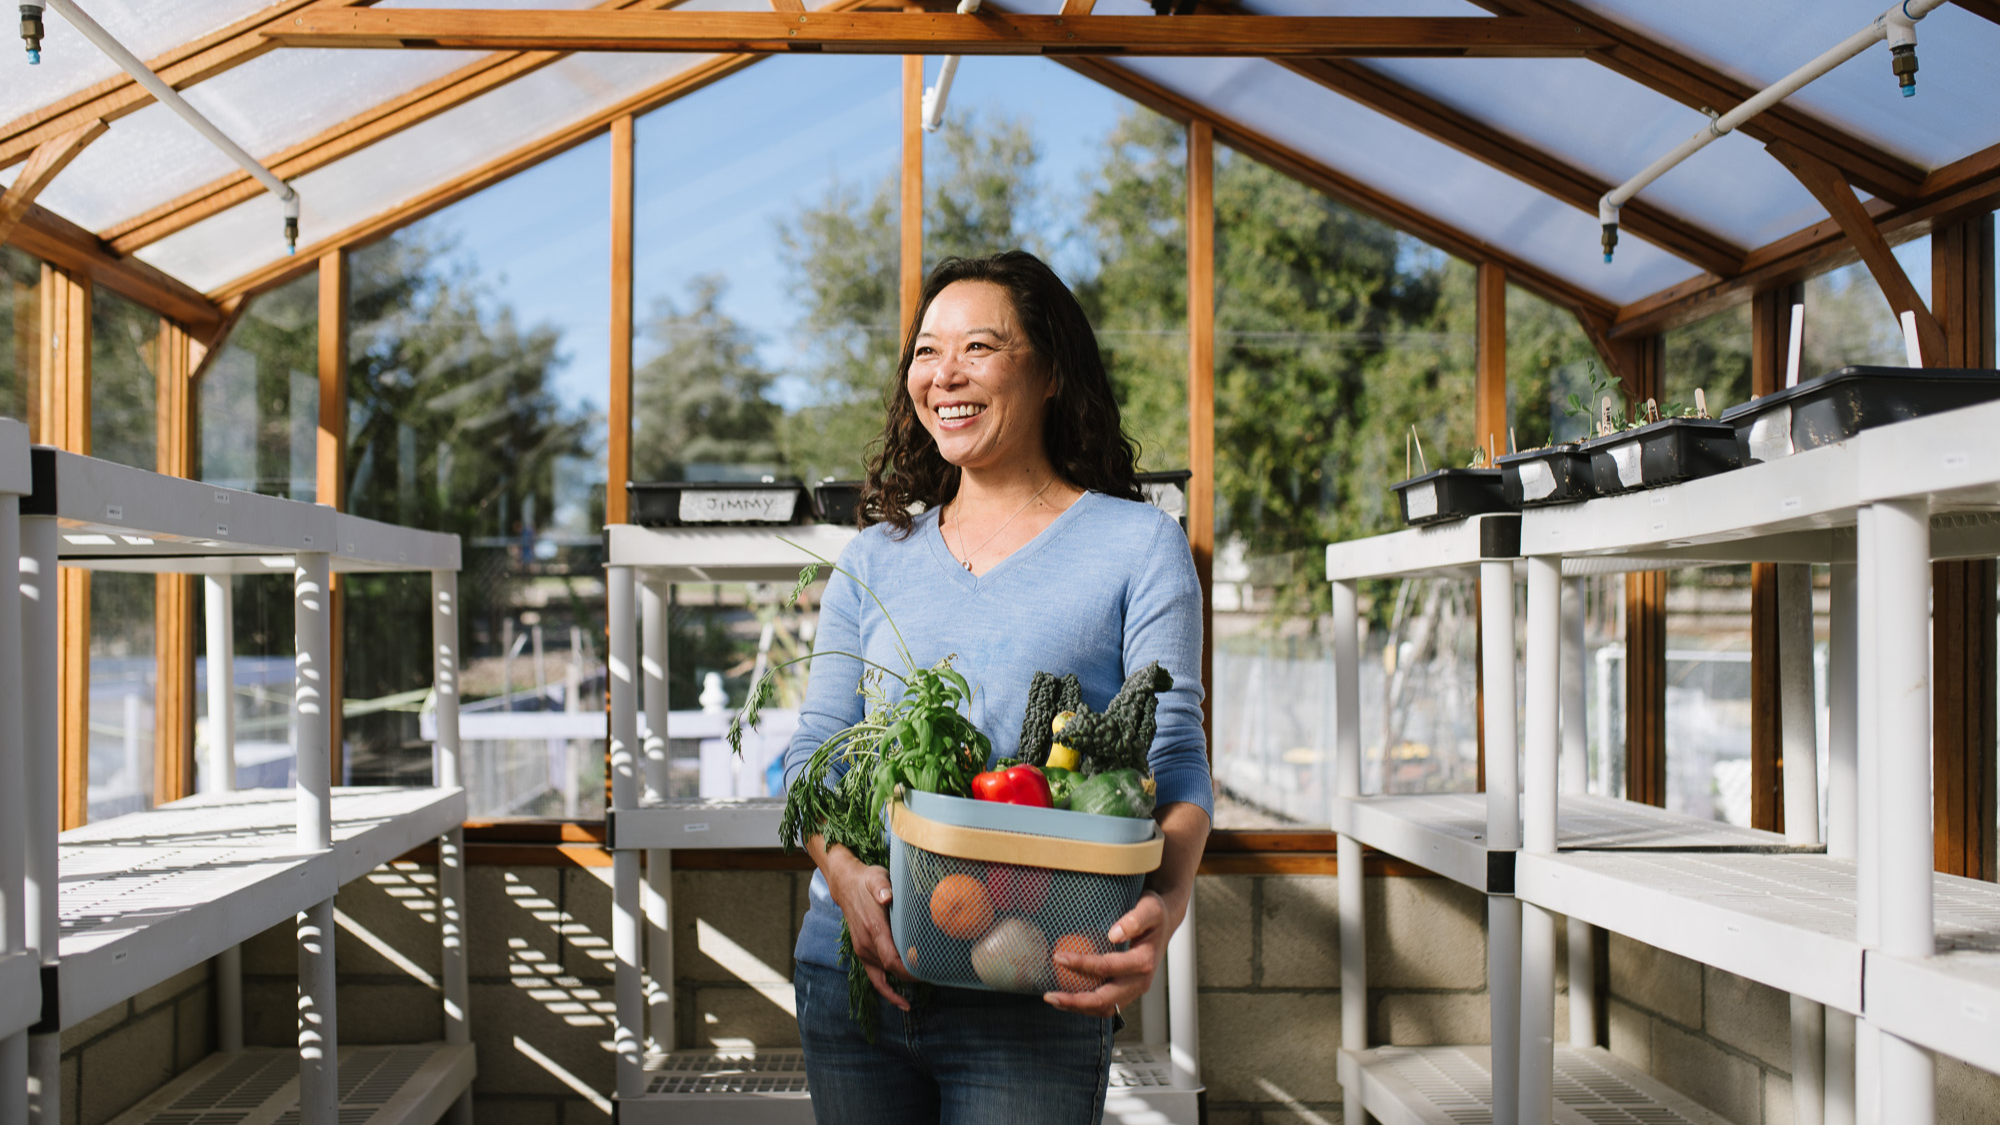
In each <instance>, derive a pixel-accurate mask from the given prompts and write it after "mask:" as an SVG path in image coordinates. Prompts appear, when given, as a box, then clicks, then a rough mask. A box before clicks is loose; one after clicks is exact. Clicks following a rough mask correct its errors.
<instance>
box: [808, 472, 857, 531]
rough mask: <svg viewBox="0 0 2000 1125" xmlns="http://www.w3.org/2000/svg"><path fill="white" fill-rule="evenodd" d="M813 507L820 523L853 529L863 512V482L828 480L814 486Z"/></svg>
mask: <svg viewBox="0 0 2000 1125" xmlns="http://www.w3.org/2000/svg"><path fill="white" fill-rule="evenodd" d="M813 507H814V509H816V511H817V513H818V515H819V522H821V523H833V524H839V525H840V526H842V527H853V526H854V517H855V514H856V513H857V512H859V511H860V510H861V482H860V481H858V480H834V479H832V478H828V479H826V480H823V481H821V482H819V483H818V484H816V485H814V486H813Z"/></svg>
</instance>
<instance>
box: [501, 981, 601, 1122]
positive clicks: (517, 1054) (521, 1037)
mask: <svg viewBox="0 0 2000 1125" xmlns="http://www.w3.org/2000/svg"><path fill="white" fill-rule="evenodd" d="M535 991H536V992H537V993H541V992H543V991H544V990H535ZM556 1003H557V1002H552V1001H549V1000H546V999H541V998H539V997H538V996H537V995H531V994H530V990H528V989H524V988H517V987H515V986H514V985H512V984H480V983H475V984H474V985H473V986H472V1012H473V1016H472V1039H473V1042H474V1043H475V1044H477V1045H478V1048H479V1077H478V1078H477V1079H476V1080H475V1081H474V1083H473V1088H474V1090H475V1091H476V1092H477V1093H478V1094H480V1095H481V1096H488V1097H490V1096H493V1095H496V1094H502V1095H504V1094H530V1095H541V1096H544V1097H558V1098H562V1097H570V1096H573V1093H574V1092H573V1091H572V1089H571V1087H570V1085H569V1083H568V1082H566V1081H564V1079H563V1078H562V1077H561V1076H560V1075H559V1074H558V1071H560V1072H561V1074H566V1075H568V1076H570V1077H571V1078H574V1079H575V1080H576V1081H579V1082H582V1083H584V1084H585V1085H587V1086H589V1087H590V1088H591V1089H594V1090H597V1091H599V1092H600V1093H602V1094H603V1095H604V1096H605V1097H607V1098H608V1097H610V1096H611V1091H612V1089H613V1087H614V1084H615V1083H616V1074H615V1070H616V1066H615V1061H616V1060H615V1057H614V1056H613V1055H612V1053H611V1046H612V1033H613V1032H612V1025H611V1022H610V1020H608V1019H605V1018H603V1017H601V1016H598V1015H595V1014H591V1013H588V1012H584V1013H569V1014H563V1013H558V1012H556V1011H552V1010H551V1008H552V1007H553V1006H555V1005H556ZM572 1019H576V1020H580V1021H589V1022H582V1023H576V1024H573V1023H571V1022H570V1021H571V1020H572ZM517 1041H518V1043H525V1044H527V1046H528V1047H529V1048H531V1049H532V1051H533V1052H535V1054H531V1053H529V1052H528V1051H524V1050H522V1049H521V1048H520V1047H519V1046H518V1045H517ZM537 1055H539V1056H540V1058H538V1057H537ZM543 1059H546V1060H547V1061H546V1062H544V1061H542V1060H543Z"/></svg>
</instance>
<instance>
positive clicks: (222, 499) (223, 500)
mask: <svg viewBox="0 0 2000 1125" xmlns="http://www.w3.org/2000/svg"><path fill="white" fill-rule="evenodd" d="M215 502H216V503H218V504H227V503H229V494H228V493H227V492H218V493H216V494H215Z"/></svg>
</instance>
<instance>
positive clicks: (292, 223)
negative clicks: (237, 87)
mask: <svg viewBox="0 0 2000 1125" xmlns="http://www.w3.org/2000/svg"><path fill="white" fill-rule="evenodd" d="M44 3H46V4H47V6H48V7H51V8H54V9H55V10H56V11H57V12H59V13H61V14H62V17H63V18H64V19H66V20H68V21H69V22H70V23H71V24H72V25H74V26H75V27H76V29H77V30H78V31H80V32H82V33H83V37H84V38H85V39H88V40H90V41H91V43H92V44H94V45H95V46H96V47H97V49H98V50H100V51H103V52H104V53H105V54H106V55H107V56H109V57H110V59H111V61H112V62H115V63H117V64H118V65H119V66H121V67H123V68H124V69H125V73H127V74H130V75H131V76H132V79H133V81H135V82H137V83H139V85H141V86H143V87H145V88H146V92H147V93H149V94H151V95H153V97H154V98H155V99H157V100H158V101H159V102H160V104H162V105H164V106H166V107H167V108H168V109H171V110H173V111H174V112H175V113H176V114H178V115H180V118H181V119H182V120H183V121H186V122H187V123H188V124H190V125H192V126H194V128H195V132H197V133H200V134H201V135H202V136H204V137H206V138H208V141H209V143H210V144H212V145H214V146H215V147H216V148H219V149H221V150H222V152H223V155H225V156H227V157H229V159H231V160H234V161H235V162H236V163H237V164H239V165H241V166H242V168H243V170H244V171H245V172H248V173H250V175H251V177H252V178H254V179H255V180H256V181H257V182H258V183H260V184H263V185H264V186H265V187H266V188H268V189H270V192H271V194H272V195H275V196H277V197H278V198H279V199H280V200H281V201H283V203H284V205H285V249H286V252H287V253H290V252H292V251H294V250H296V249H297V248H298V241H299V193H298V192H297V191H296V190H295V189H293V187H292V185H290V184H288V183H286V182H285V181H283V180H281V179H279V178H278V177H277V175H276V174H275V173H273V172H272V171H271V170H270V169H269V168H266V167H264V166H263V165H262V164H260V163H258V162H257V158H256V157H254V156H251V155H250V154H249V153H247V152H245V151H243V148H242V146H240V145H238V144H237V143H236V142H235V141H232V140H230V139H229V137H228V136H227V135H226V134H225V133H223V131H222V130H220V129H218V128H216V127H215V125H214V123H212V122H211V121H209V119H208V118H206V117H203V116H202V115H201V112H200V111H199V110H197V109H195V108H194V107H193V106H191V105H189V104H188V103H187V99H186V98H183V97H181V95H180V92H179V91H177V90H175V89H174V88H173V87H172V86H169V85H167V84H166V83H165V82H164V81H162V80H161V79H160V76H159V75H157V74H154V73H153V71H152V69H151V68H149V67H148V66H147V65H146V64H145V63H143V62H141V61H139V57H138V56H137V55H134V54H133V53H132V52H130V51H128V50H126V49H125V45H124V44H122V43H120V42H118V40H116V39H114V38H112V36H111V33H110V32H108V31H106V30H104V28H103V27H101V26H99V25H98V23H97V21H96V20H93V19H91V18H90V17H89V16H88V15H86V14H84V11H83V9H81V8H78V7H77V6H76V4H75V3H74V2H73V0H25V2H24V3H23V4H22V7H23V8H24V9H25V8H30V7H40V6H42V4H44ZM25 14H26V13H25V12H23V15H25ZM31 61H32V60H31Z"/></svg>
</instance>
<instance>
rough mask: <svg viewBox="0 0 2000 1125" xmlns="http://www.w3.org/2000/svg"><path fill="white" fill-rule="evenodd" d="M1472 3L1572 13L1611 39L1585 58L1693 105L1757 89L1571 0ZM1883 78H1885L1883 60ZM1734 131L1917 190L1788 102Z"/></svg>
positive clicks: (1905, 170)
mask: <svg viewBox="0 0 2000 1125" xmlns="http://www.w3.org/2000/svg"><path fill="white" fill-rule="evenodd" d="M1473 3H1476V4H1478V5H1479V6H1480V7H1482V8H1485V9H1486V10H1487V11H1489V12H1493V13H1495V14H1496V15H1509V16H1543V17H1554V18H1560V19H1568V20H1575V21H1576V22H1577V23H1578V24H1580V25H1582V26H1583V27H1585V28H1588V29H1589V30H1590V31H1592V32H1594V33H1596V34H1598V35H1602V36H1605V37H1606V38H1607V39H1609V40H1611V45H1610V46H1608V47H1603V48H1599V49H1595V50H1591V51H1589V52H1587V53H1586V55H1585V57H1586V58H1589V59H1590V60H1591V61H1593V62H1596V63H1598V64H1600V65H1602V66H1605V67H1607V68H1609V69H1610V70H1612V71H1613V72H1615V73H1617V74H1619V75H1622V76H1624V77H1626V78H1629V79H1631V80H1632V81H1634V82H1637V83H1639V84H1640V85H1642V86H1645V87H1646V88H1648V89H1651V90H1654V91H1656V92H1658V93H1661V94H1665V95H1666V96H1667V97H1670V98H1672V99H1674V100H1675V101H1677V102H1680V103H1681V104H1682V105H1685V106H1689V107H1690V108H1693V109H1704V108H1707V109H1715V110H1718V111H1726V110H1728V109H1731V108H1733V107H1734V106H1737V105H1739V104H1741V103H1742V102H1744V101H1747V100H1748V99H1749V98H1750V97H1751V95H1753V94H1755V93H1756V92H1757V88H1756V87H1753V86H1750V85H1748V84H1747V83H1744V82H1740V81H1738V80H1736V79H1734V78H1731V77H1729V76H1728V75H1726V74H1724V73H1722V72H1721V71H1719V70H1717V69H1715V68H1714V67H1712V66H1709V65H1708V64H1706V63H1703V62H1700V61H1698V60H1696V59H1695V58H1693V57H1691V56H1689V55H1686V54H1683V53H1681V52H1680V51H1676V50H1674V49H1673V48H1671V47H1668V46H1666V45H1665V44H1662V43H1660V42H1658V41H1657V40H1654V39H1652V38H1650V37H1648V36H1646V35H1645V34H1643V33H1641V32H1639V31H1636V30H1633V29H1632V28H1629V27H1626V26H1625V25H1623V24H1621V23H1619V22H1618V21H1616V20H1614V19H1611V18H1609V17H1607V16H1605V15H1603V14H1601V13H1599V12H1595V11H1593V10H1591V9H1590V8H1589V7H1586V6H1585V5H1583V4H1581V3H1578V2H1577V0H1473ZM1799 61H1800V62H1804V61H1806V60H1804V59H1800V60H1799ZM1883 79H1884V81H1889V79H1888V69H1887V67H1886V65H1885V66H1884V68H1883ZM1690 124H1693V122H1692V121H1691V122H1690ZM1690 131H1692V130H1690ZM1739 131H1740V132H1742V133H1744V134H1746V135H1748V136H1750V137H1754V138H1755V139H1757V140H1759V141H1762V142H1764V143H1766V144H1769V143H1770V142H1772V141H1779V140H1782V141H1786V142H1789V143H1791V144H1793V145H1795V146H1797V147H1798V148H1799V149H1801V150H1802V151H1805V152H1808V153H1811V154H1812V155H1814V156H1817V157H1818V158H1820V159H1821V160H1824V161H1826V162H1827V163H1829V164H1832V165H1833V166H1834V167H1836V168H1839V169H1840V170H1841V171H1842V172H1843V173H1845V174H1846V176H1847V178H1848V180H1849V182H1851V183H1853V184H1855V185H1856V186H1858V187H1861V188H1863V189H1865V190H1866V191H1868V192H1869V193H1870V194H1872V195H1877V196H1881V197H1882V198H1884V199H1888V200H1890V201H1892V202H1897V203H1905V202H1908V201H1910V200H1911V199H1912V198H1914V197H1915V196H1916V195H1918V194H1919V190H1920V188H1921V185H1922V183H1923V180H1924V170H1923V169H1922V168H1919V167H1917V166H1916V165H1915V164H1913V163H1911V162H1910V161H1907V160H1905V159H1903V158H1902V157H1899V156H1896V155H1894V154H1893V153H1890V152H1889V151H1888V150H1886V149H1884V148H1882V147H1881V146H1880V145H1877V144H1874V143H1872V142H1869V141H1866V140H1863V139H1861V138H1860V137H1857V136H1855V135H1854V134H1852V133H1849V132H1847V131H1846V130H1844V129H1841V128H1839V127H1837V126H1834V125H1832V124H1829V123H1827V122H1825V121H1823V120H1821V119H1819V118H1817V117H1815V116H1813V115H1812V114H1810V113H1807V112H1806V111H1805V110H1803V109H1800V108H1799V107H1798V106H1795V105H1778V106H1774V107H1773V108H1771V109H1769V110H1767V111H1765V112H1764V113H1762V114H1759V115H1758V116H1757V117H1755V118H1753V119H1752V120H1750V121H1749V122H1748V123H1746V124H1745V125H1744V126H1743V127H1742V129H1740V130H1739Z"/></svg>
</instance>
